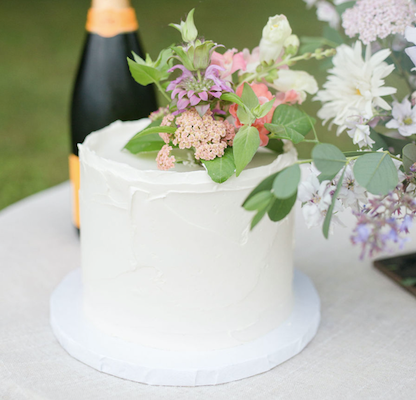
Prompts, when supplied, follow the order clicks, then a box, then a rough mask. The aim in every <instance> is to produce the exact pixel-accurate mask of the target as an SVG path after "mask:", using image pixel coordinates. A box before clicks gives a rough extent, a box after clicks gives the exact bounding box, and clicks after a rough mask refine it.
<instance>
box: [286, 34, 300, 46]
mask: <svg viewBox="0 0 416 400" xmlns="http://www.w3.org/2000/svg"><path fill="white" fill-rule="evenodd" d="M299 45H300V41H299V38H298V36H297V35H290V36H289V37H288V38H287V39H286V40H285V42H284V43H283V46H284V47H288V46H293V47H295V48H298V47H299Z"/></svg>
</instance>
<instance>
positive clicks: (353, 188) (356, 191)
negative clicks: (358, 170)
mask: <svg viewBox="0 0 416 400" xmlns="http://www.w3.org/2000/svg"><path fill="white" fill-rule="evenodd" d="M340 174H341V173H340ZM340 174H338V175H340ZM339 179H340V176H338V180H339ZM366 193H367V192H366V190H365V189H364V188H363V187H362V186H360V185H359V184H358V183H357V182H356V180H355V176H354V173H353V169H352V163H351V164H349V165H348V166H347V169H346V170H345V174H344V179H343V181H342V187H341V190H340V191H339V195H338V198H339V199H340V200H341V202H342V204H343V205H344V207H351V208H352V209H353V210H355V211H357V212H358V211H359V210H360V205H359V203H360V202H361V203H364V204H365V203H367V194H366Z"/></svg>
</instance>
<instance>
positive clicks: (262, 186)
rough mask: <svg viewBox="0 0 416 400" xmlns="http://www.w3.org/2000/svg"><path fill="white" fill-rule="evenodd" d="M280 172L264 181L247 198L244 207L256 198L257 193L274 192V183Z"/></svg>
mask: <svg viewBox="0 0 416 400" xmlns="http://www.w3.org/2000/svg"><path fill="white" fill-rule="evenodd" d="M278 173H279V172H275V173H274V174H272V175H270V176H268V177H267V178H265V179H263V180H262V181H261V182H260V183H259V184H258V185H257V186H256V187H255V188H254V189H253V190H252V191H251V193H250V194H249V195H248V196H247V198H246V199H245V200H244V203H243V207H244V206H245V205H246V204H247V202H248V201H249V200H250V199H251V198H252V197H253V196H255V195H256V194H257V193H260V192H262V191H264V190H268V191H270V190H272V186H273V182H274V180H275V178H276V176H277V174H278Z"/></svg>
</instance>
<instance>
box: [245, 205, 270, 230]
mask: <svg viewBox="0 0 416 400" xmlns="http://www.w3.org/2000/svg"><path fill="white" fill-rule="evenodd" d="M271 204H272V203H270V204H269V206H268V207H267V208H263V209H261V210H260V211H258V212H257V214H256V215H255V216H254V217H253V219H252V220H251V224H250V229H254V227H255V226H256V225H257V224H258V223H259V222H260V221H261V220H262V219H263V217H264V216H265V215H266V213H267V211H269V208H270V206H271Z"/></svg>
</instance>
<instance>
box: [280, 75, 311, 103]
mask: <svg viewBox="0 0 416 400" xmlns="http://www.w3.org/2000/svg"><path fill="white" fill-rule="evenodd" d="M272 86H273V87H274V88H275V89H276V90H278V91H279V92H288V91H289V90H296V91H297V92H298V93H299V95H300V98H301V100H302V101H304V100H305V99H306V93H309V94H315V93H316V92H317V91H318V84H317V82H316V80H315V78H314V77H313V76H312V75H309V74H308V73H307V72H305V71H292V70H289V69H281V70H279V77H278V78H277V79H276V80H275V81H274V82H273V85H272ZM305 92H306V93H305Z"/></svg>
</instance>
